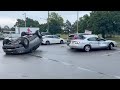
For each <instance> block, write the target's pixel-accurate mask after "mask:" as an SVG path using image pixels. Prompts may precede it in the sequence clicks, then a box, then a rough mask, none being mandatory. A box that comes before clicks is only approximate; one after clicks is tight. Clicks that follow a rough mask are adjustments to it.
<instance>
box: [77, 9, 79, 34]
mask: <svg viewBox="0 0 120 90" xmlns="http://www.w3.org/2000/svg"><path fill="white" fill-rule="evenodd" d="M78 17H79V11H77V33H78Z"/></svg>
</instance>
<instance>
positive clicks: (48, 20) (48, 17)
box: [47, 11, 49, 32]
mask: <svg viewBox="0 0 120 90" xmlns="http://www.w3.org/2000/svg"><path fill="white" fill-rule="evenodd" d="M47 23H48V29H47V32H49V11H48V22H47Z"/></svg>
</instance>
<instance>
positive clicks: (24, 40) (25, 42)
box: [21, 38, 29, 48]
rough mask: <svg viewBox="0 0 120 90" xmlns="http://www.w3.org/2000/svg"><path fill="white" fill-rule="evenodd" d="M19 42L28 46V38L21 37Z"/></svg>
mask: <svg viewBox="0 0 120 90" xmlns="http://www.w3.org/2000/svg"><path fill="white" fill-rule="evenodd" d="M21 44H22V45H23V46H24V47H25V48H28V47H29V40H28V39H27V38H22V39H21Z"/></svg>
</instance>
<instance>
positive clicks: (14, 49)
mask: <svg viewBox="0 0 120 90" xmlns="http://www.w3.org/2000/svg"><path fill="white" fill-rule="evenodd" d="M2 48H3V51H4V52H5V53H10V54H19V53H25V52H26V51H25V48H24V47H22V46H20V47H12V46H3V47H2Z"/></svg>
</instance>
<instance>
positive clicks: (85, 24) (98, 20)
mask: <svg viewBox="0 0 120 90" xmlns="http://www.w3.org/2000/svg"><path fill="white" fill-rule="evenodd" d="M73 26H74V29H75V30H76V26H77V25H76V22H75V23H74V24H73ZM85 29H88V30H91V31H92V32H93V33H94V34H102V36H103V37H105V36H108V35H109V36H112V35H113V34H116V33H117V34H120V11H92V12H91V13H90V16H88V15H84V16H83V17H81V18H80V19H79V32H84V30H85Z"/></svg>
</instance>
